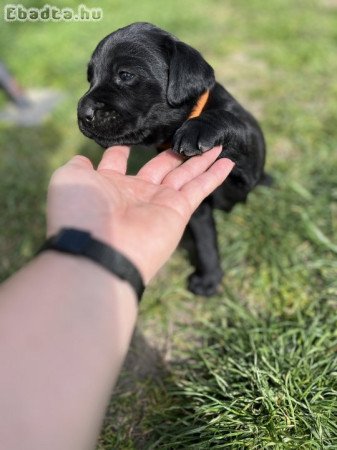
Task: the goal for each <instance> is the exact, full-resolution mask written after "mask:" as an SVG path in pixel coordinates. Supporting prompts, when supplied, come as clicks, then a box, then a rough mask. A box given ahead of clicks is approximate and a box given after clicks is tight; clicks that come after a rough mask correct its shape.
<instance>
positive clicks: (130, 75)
mask: <svg viewBox="0 0 337 450" xmlns="http://www.w3.org/2000/svg"><path fill="white" fill-rule="evenodd" d="M118 77H119V78H120V79H121V80H122V81H130V80H132V78H133V77H134V74H133V73H130V72H125V71H124V70H122V71H120V72H118Z"/></svg>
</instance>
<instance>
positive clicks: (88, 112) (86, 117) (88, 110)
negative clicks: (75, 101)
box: [83, 106, 95, 123]
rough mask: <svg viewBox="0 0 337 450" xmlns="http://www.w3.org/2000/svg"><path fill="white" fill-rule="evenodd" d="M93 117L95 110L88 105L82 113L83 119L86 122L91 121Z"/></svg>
mask: <svg viewBox="0 0 337 450" xmlns="http://www.w3.org/2000/svg"><path fill="white" fill-rule="evenodd" d="M94 119H95V110H94V108H92V107H91V106H88V107H87V108H86V110H85V111H84V113H83V120H84V121H85V122H87V123H91V122H93V121H94Z"/></svg>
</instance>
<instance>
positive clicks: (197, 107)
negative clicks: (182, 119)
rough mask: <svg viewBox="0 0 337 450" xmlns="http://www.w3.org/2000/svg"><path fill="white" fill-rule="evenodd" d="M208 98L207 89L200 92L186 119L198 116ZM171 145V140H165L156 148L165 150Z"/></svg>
mask: <svg viewBox="0 0 337 450" xmlns="http://www.w3.org/2000/svg"><path fill="white" fill-rule="evenodd" d="M208 98H209V91H205V92H204V93H203V94H201V95H200V97H199V98H198V101H197V103H196V104H195V106H194V108H193V109H192V111H191V114H190V115H189V116H188V118H187V119H193V118H194V117H198V116H200V114H201V113H202V110H203V109H204V108H205V105H206V103H207V100H208ZM171 146H172V144H171V142H169V141H166V142H164V143H163V144H161V145H159V146H158V149H159V150H160V151H162V150H167V149H169V148H171Z"/></svg>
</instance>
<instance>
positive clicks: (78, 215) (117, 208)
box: [47, 146, 234, 283]
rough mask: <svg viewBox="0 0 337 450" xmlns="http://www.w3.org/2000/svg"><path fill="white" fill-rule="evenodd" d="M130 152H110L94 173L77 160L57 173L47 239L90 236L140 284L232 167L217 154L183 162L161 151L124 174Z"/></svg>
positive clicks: (217, 150) (87, 163) (50, 198)
mask: <svg viewBox="0 0 337 450" xmlns="http://www.w3.org/2000/svg"><path fill="white" fill-rule="evenodd" d="M129 150H130V149H129V148H128V147H125V146H118V147H111V148H110V149H108V150H106V151H105V153H104V154H103V157H102V160H101V162H100V164H99V165H98V168H97V170H95V169H94V168H93V166H92V164H91V162H90V161H89V159H87V158H85V157H84V156H79V155H77V156H75V157H74V158H72V159H71V160H70V161H69V162H68V163H67V164H66V165H65V166H63V167H61V168H60V169H58V170H57V171H56V172H55V173H54V175H53V177H52V180H51V183H50V187H49V193H48V216H47V217H48V235H51V234H54V233H56V232H57V231H58V230H59V229H60V228H62V227H73V228H79V229H84V230H88V231H90V232H91V233H92V234H93V235H94V236H95V237H96V238H98V239H101V240H103V241H105V242H107V243H108V244H110V245H112V246H113V247H115V248H116V249H118V250H119V251H121V252H122V253H124V254H125V255H126V256H128V257H129V258H130V260H131V261H133V263H134V264H136V266H137V267H138V268H139V270H140V272H141V273H142V275H143V278H144V281H145V283H147V282H148V281H149V279H150V278H152V277H153V275H154V274H155V273H156V272H157V270H158V269H159V268H160V267H161V266H162V265H163V264H164V262H165V261H166V260H167V259H168V258H169V256H170V255H171V253H172V252H173V251H174V249H175V248H176V246H177V244H178V242H179V240H180V238H181V236H182V233H183V231H184V228H185V226H186V224H187V222H188V220H189V218H190V216H191V214H192V213H193V212H194V211H195V209H196V208H197V206H198V205H199V204H200V203H201V201H202V200H203V199H204V198H205V197H207V196H208V195H209V194H210V193H211V192H212V191H213V190H214V189H215V188H216V187H217V186H219V185H220V184H221V183H222V182H223V181H224V180H225V178H226V177H227V175H228V174H229V173H230V171H231V170H232V168H233V165H234V164H233V163H232V161H230V160H228V159H219V160H217V161H216V159H217V157H218V156H219V154H220V151H221V148H220V147H215V148H214V149H212V150H210V151H208V152H206V153H204V154H203V155H202V156H195V157H193V158H190V159H189V160H187V161H185V160H184V159H183V158H182V157H180V156H179V155H176V154H175V153H173V152H172V151H170V150H167V151H165V152H163V153H161V154H159V155H158V156H156V157H155V158H153V159H152V160H150V161H149V162H148V163H147V164H145V166H143V167H142V168H141V169H140V171H139V172H138V174H137V175H136V176H131V175H125V173H126V167H127V160H128V156H129Z"/></svg>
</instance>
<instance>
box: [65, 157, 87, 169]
mask: <svg viewBox="0 0 337 450" xmlns="http://www.w3.org/2000/svg"><path fill="white" fill-rule="evenodd" d="M69 166H77V167H78V168H82V169H93V168H94V167H93V165H92V162H91V161H90V159H89V158H87V157H86V156H83V155H75V156H73V157H72V158H71V159H70V160H69V161H68V162H67V163H66V164H65V165H64V166H63V167H69Z"/></svg>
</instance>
